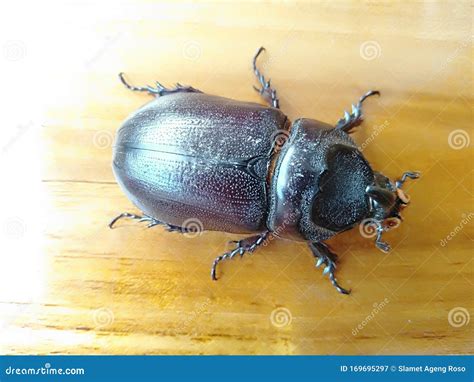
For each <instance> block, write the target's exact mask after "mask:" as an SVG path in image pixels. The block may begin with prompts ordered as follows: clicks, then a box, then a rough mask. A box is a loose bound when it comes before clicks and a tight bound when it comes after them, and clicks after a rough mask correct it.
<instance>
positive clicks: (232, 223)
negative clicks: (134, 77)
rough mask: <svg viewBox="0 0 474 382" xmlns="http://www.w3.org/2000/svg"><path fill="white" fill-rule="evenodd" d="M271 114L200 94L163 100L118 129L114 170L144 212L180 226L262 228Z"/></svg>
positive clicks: (278, 117)
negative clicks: (190, 223) (186, 223)
mask: <svg viewBox="0 0 474 382" xmlns="http://www.w3.org/2000/svg"><path fill="white" fill-rule="evenodd" d="M286 123H287V120H286V116H285V115H284V114H283V113H282V112H281V111H280V110H278V109H275V108H269V107H267V106H263V105H259V104H256V103H250V102H239V101H234V100H231V99H227V98H223V97H217V96H211V95H207V94H203V93H176V94H169V95H165V96H163V97H158V98H157V99H155V100H153V101H151V102H150V103H148V104H146V105H145V106H143V107H142V108H141V109H139V110H138V111H136V112H135V113H133V114H132V115H131V116H130V117H129V118H128V119H127V120H126V121H125V122H124V124H123V125H122V127H121V128H120V129H119V131H118V133H117V137H116V141H115V145H114V159H113V170H114V173H115V176H116V178H117V181H118V183H119V184H120V186H121V187H122V189H123V190H124V191H125V193H126V195H127V196H128V197H129V199H130V200H131V201H132V202H133V203H134V204H135V205H136V206H137V207H138V208H139V209H141V210H142V211H143V212H144V213H145V214H147V215H148V216H151V217H153V218H154V219H157V220H159V221H161V222H165V223H168V224H172V225H176V226H182V225H183V222H184V221H186V220H187V219H195V220H199V223H200V224H202V227H201V228H203V229H205V230H218V231H226V232H233V233H244V232H259V231H262V230H263V229H265V222H266V217H267V212H268V204H267V203H268V199H267V195H268V192H267V187H268V186H267V179H266V177H267V170H268V166H269V161H270V157H269V153H270V151H271V149H272V144H273V136H274V134H275V132H277V131H278V130H281V129H284V128H285V126H286Z"/></svg>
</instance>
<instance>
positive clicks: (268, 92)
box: [252, 46, 280, 109]
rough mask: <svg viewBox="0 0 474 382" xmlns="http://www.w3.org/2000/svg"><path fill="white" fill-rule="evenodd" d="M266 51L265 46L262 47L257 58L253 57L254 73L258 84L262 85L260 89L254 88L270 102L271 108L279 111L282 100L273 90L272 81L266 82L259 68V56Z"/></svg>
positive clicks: (256, 55)
mask: <svg viewBox="0 0 474 382" xmlns="http://www.w3.org/2000/svg"><path fill="white" fill-rule="evenodd" d="M264 50H265V48H264V47H263V46H261V47H260V48H259V49H258V51H257V53H256V54H255V56H254V57H253V61H252V64H253V72H254V73H255V76H256V77H257V80H258V82H259V83H260V88H258V87H256V86H254V87H253V88H254V89H255V90H256V91H257V92H259V93H260V94H261V96H262V97H263V99H264V100H265V101H267V102H268V104H269V105H270V106H273V107H275V108H277V109H279V108H280V100H279V99H278V96H277V92H276V90H275V89H274V88H272V86H271V83H270V80H268V81H267V80H266V79H265V77H264V75H263V74H262V72H260V70H259V69H258V67H257V59H258V56H259V55H260V54H261V53H262V52H263V51H264Z"/></svg>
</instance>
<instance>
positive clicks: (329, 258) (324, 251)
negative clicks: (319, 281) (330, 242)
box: [309, 242, 351, 294]
mask: <svg viewBox="0 0 474 382" xmlns="http://www.w3.org/2000/svg"><path fill="white" fill-rule="evenodd" d="M309 248H310V249H311V252H312V253H313V256H314V257H317V258H318V261H317V262H316V267H318V268H319V267H320V266H321V265H322V264H325V265H326V266H325V268H324V270H323V275H325V274H328V275H329V280H331V283H332V285H334V287H335V288H336V289H337V291H338V292H339V293H343V294H349V293H351V291H350V290H347V289H344V288H343V287H341V286H340V285H339V284H338V282H337V280H336V277H335V276H334V272H335V270H336V262H337V255H336V254H335V253H333V252H332V251H331V250H330V249H329V247H328V246H327V245H326V244H325V243H323V242H315V243H309Z"/></svg>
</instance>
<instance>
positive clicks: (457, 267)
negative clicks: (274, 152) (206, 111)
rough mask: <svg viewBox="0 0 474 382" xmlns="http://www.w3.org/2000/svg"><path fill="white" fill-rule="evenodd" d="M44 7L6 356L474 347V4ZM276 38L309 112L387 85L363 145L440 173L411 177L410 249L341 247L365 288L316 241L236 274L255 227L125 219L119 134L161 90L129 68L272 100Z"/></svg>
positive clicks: (14, 134) (28, 60) (296, 107)
mask: <svg viewBox="0 0 474 382" xmlns="http://www.w3.org/2000/svg"><path fill="white" fill-rule="evenodd" d="M29 7H31V8H32V9H31V11H30V12H28V13H27V14H25V13H24V12H23V8H24V5H22V4H19V5H15V6H12V8H10V10H9V11H7V12H6V14H5V15H4V16H3V18H4V20H3V21H2V22H1V24H2V27H1V28H2V30H3V31H4V32H5V33H2V36H5V41H4V50H3V56H2V66H3V67H4V70H1V71H0V72H1V73H0V79H1V80H2V84H3V86H4V89H8V94H6V95H5V96H4V97H3V101H4V105H5V111H4V114H5V118H4V119H3V122H4V125H5V126H3V127H2V133H1V135H0V136H1V137H2V153H1V155H2V161H1V171H2V175H3V179H4V181H5V182H2V191H1V192H2V200H3V201H4V205H3V206H2V212H3V213H2V217H1V219H2V226H3V229H2V236H1V237H2V255H1V256H0V330H1V334H0V352H1V353H8V354H25V353H33V354H50V353H53V354H56V353H73V354H87V353H93V354H432V353H435V354H451V353H472V352H473V351H472V350H473V348H472V341H473V333H472V322H468V319H469V318H470V314H471V313H472V312H473V288H472V287H473V262H472V253H473V245H472V239H473V236H474V232H473V223H472V217H473V216H474V212H473V201H472V196H473V194H472V192H473V178H472V161H473V152H472V145H470V144H469V141H470V139H471V138H472V126H473V114H472V113H473V108H472V107H473V93H472V78H473V76H472V74H473V73H472V68H473V66H472V53H473V52H472V7H471V3H470V2H468V1H458V2H415V1H408V2H375V1H367V2H358V1H340V2H339V1H337V2H329V1H320V2H289V1H285V2H271V3H267V2H251V3H232V2H229V3H205V2H192V3H184V2H177V3H174V2H163V3H155V2H150V1H134V2H127V1H124V2H120V3H116V2H114V3H113V4H112V3H105V2H104V3H102V2H101V3H97V2H76V1H75V2H60V3H59V2H52V1H51V2H50V1H48V2H46V4H45V3H44V2H42V3H41V5H40V4H38V5H34V4H33V3H31V4H29ZM20 17H21V19H22V20H23V23H22V24H21V26H20V25H17V24H18V23H16V21H15V20H18V19H19V18H20ZM2 38H3V37H2ZM260 45H264V46H265V47H266V48H267V52H266V53H265V55H264V56H263V57H262V65H263V70H264V71H265V73H266V74H267V75H268V76H269V77H271V78H272V80H273V83H274V85H275V87H276V88H277V89H278V92H279V94H280V97H281V108H282V110H283V111H284V112H285V113H287V114H288V116H289V117H290V118H291V119H293V120H294V119H296V118H297V117H303V116H304V117H308V118H316V119H320V120H323V121H326V122H330V123H334V122H336V121H337V119H338V118H340V117H341V116H342V113H343V111H344V110H345V109H348V108H349V107H350V104H351V103H353V102H355V101H356V100H357V99H358V97H359V96H360V95H361V94H362V93H364V92H365V91H367V90H368V89H379V90H380V91H381V93H382V96H381V97H380V98H377V97H375V98H372V99H370V100H368V101H367V103H366V105H365V115H366V118H365V123H364V124H363V125H362V126H361V127H359V128H358V129H357V132H356V133H355V134H354V137H355V139H356V141H357V142H358V143H359V144H360V145H361V147H362V148H363V151H364V155H365V156H366V157H367V158H368V159H369V161H370V162H371V164H372V165H373V167H374V168H375V169H377V170H380V171H382V172H384V173H385V174H387V175H389V176H390V177H397V176H399V175H400V174H401V173H402V172H403V171H405V170H419V171H421V172H422V179H420V180H419V181H417V182H411V183H410V184H408V185H407V189H408V190H409V194H410V196H411V199H412V204H411V205H410V207H409V208H407V209H406V211H405V213H404V218H405V221H404V223H403V224H402V225H401V226H400V228H398V229H397V230H395V231H393V232H390V233H389V234H387V235H386V236H387V241H389V242H390V243H391V245H392V247H393V251H392V252H391V253H390V254H388V255H382V254H381V253H380V252H379V251H378V250H377V249H376V248H375V247H374V245H373V242H372V240H367V239H365V238H363V237H361V235H360V234H359V231H358V229H354V230H352V231H349V232H346V233H344V234H341V235H339V236H337V237H336V238H334V239H332V240H331V241H330V244H331V245H332V246H333V248H334V250H335V251H336V252H337V253H338V254H339V255H340V259H341V264H340V267H339V268H338V277H339V280H340V281H341V283H342V284H343V285H345V286H348V287H350V288H352V289H353V293H352V295H351V296H350V297H345V296H342V295H338V294H337V293H336V292H335V290H334V289H333V288H332V287H331V285H330V283H329V282H328V281H327V279H326V278H324V277H323V276H322V275H321V272H320V270H316V269H315V268H314V260H313V259H312V256H311V255H310V253H309V250H308V249H307V247H306V246H305V245H303V244H301V243H292V242H288V241H283V240H274V241H272V242H271V243H270V244H269V245H268V246H266V247H265V248H262V249H260V250H258V251H257V252H255V254H254V255H252V256H246V257H244V258H242V259H234V260H233V261H228V262H226V263H223V264H222V267H221V268H220V272H221V276H222V277H221V279H220V280H219V281H218V282H217V283H216V282H212V281H211V280H210V277H209V270H210V265H211V262H212V260H213V259H214V257H216V256H217V255H219V254H221V253H223V251H225V250H226V249H228V248H229V246H228V244H227V241H228V240H231V239H236V238H239V237H236V236H234V235H229V234H225V233H217V232H210V233H204V234H203V235H201V236H199V237H196V238H185V237H183V236H181V235H178V234H172V233H167V232H165V231H164V230H163V229H161V228H154V229H151V230H147V229H145V228H144V227H143V226H140V225H138V224H135V223H132V222H130V223H123V224H122V225H121V226H120V227H119V228H117V229H116V230H109V229H108V228H107V223H108V221H109V219H111V218H112V217H114V216H115V215H116V214H118V213H119V212H122V211H136V210H134V208H133V207H132V205H131V203H130V202H129V201H128V200H127V199H126V198H125V196H124V195H123V194H122V192H121V191H120V189H119V187H118V185H117V184H116V182H115V179H114V177H113V174H112V172H111V166H110V162H111V143H112V139H113V136H114V134H115V131H116V129H117V128H118V126H119V125H120V123H121V121H122V120H123V119H124V118H125V117H126V116H127V115H128V114H129V113H131V112H132V111H133V110H135V109H136V108H137V107H139V106H140V105H142V104H143V103H145V102H147V101H148V100H149V98H148V97H147V96H146V95H143V94H133V93H131V92H129V91H127V90H126V89H125V88H124V87H123V86H122V85H121V84H120V83H119V81H118V79H117V73H118V72H120V71H124V72H126V73H127V75H128V77H129V79H130V80H131V81H132V82H133V83H136V84H145V83H152V82H153V81H154V80H159V81H160V82H162V83H165V84H173V83H175V82H177V81H179V82H180V83H185V84H190V85H192V86H195V87H197V88H200V89H202V90H203V91H205V92H208V93H212V94H219V95H223V96H227V97H232V98H235V99H240V100H251V101H256V102H259V97H258V94H256V93H254V92H253V90H252V88H251V85H253V84H254V83H255V82H254V78H253V75H252V72H251V66H250V59H251V57H252V55H253V54H254V52H255V51H256V49H257V48H258V47H259V46H260ZM448 238H449V240H448ZM443 240H445V241H443ZM463 319H464V321H463Z"/></svg>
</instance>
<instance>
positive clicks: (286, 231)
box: [267, 119, 374, 242]
mask: <svg viewBox="0 0 474 382" xmlns="http://www.w3.org/2000/svg"><path fill="white" fill-rule="evenodd" d="M373 177H374V174H373V172H372V170H371V168H370V166H369V164H368V163H367V161H366V160H365V159H364V158H363V156H362V153H360V151H359V150H358V149H357V146H356V144H355V142H354V141H353V140H352V139H351V138H350V137H349V135H348V134H346V133H345V132H343V131H340V130H337V129H334V127H333V126H330V125H328V124H325V123H322V122H319V121H315V120H311V119H298V120H297V121H295V122H294V124H293V126H292V128H291V133H290V137H289V139H288V141H287V142H286V144H285V145H284V146H283V148H282V150H281V152H280V156H279V158H278V159H277V162H276V165H275V170H274V176H273V177H272V182H271V187H270V201H269V204H270V212H269V215H268V219H267V226H268V228H269V229H270V230H271V231H273V232H274V233H275V234H276V235H278V236H280V237H283V238H287V239H291V240H301V241H307V240H310V241H313V242H315V241H322V240H326V239H328V238H329V237H331V236H333V235H335V234H336V233H338V232H340V231H342V230H345V229H348V228H350V227H351V226H352V225H353V224H355V223H357V222H358V221H360V220H361V219H362V218H363V216H367V213H368V208H369V206H368V203H367V201H366V196H365V188H366V186H367V185H369V184H371V183H372V181H373Z"/></svg>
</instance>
